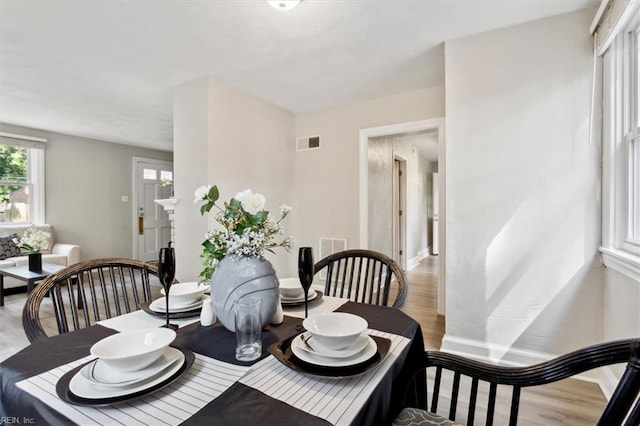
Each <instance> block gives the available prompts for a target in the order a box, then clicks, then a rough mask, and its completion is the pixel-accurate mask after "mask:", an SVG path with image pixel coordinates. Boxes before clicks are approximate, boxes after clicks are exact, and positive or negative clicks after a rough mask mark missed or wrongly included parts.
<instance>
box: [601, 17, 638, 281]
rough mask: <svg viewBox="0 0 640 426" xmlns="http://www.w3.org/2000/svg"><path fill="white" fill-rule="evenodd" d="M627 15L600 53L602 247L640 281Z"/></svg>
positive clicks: (631, 22) (632, 59) (634, 52)
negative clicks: (622, 24)
mask: <svg viewBox="0 0 640 426" xmlns="http://www.w3.org/2000/svg"><path fill="white" fill-rule="evenodd" d="M634 7H635V6H634ZM628 16H629V18H628V19H627V21H626V23H625V25H624V26H622V28H621V30H620V31H619V32H618V33H617V34H616V35H615V37H612V39H611V42H610V45H608V47H606V51H605V52H604V54H603V55H602V57H603V59H602V71H603V72H602V82H603V85H602V101H603V102H602V104H603V117H602V118H603V122H602V124H603V215H602V216H603V217H602V218H603V227H602V229H603V232H602V249H601V251H602V252H603V257H604V262H605V265H607V266H611V267H614V269H618V270H620V271H621V272H624V273H627V274H629V275H631V276H633V277H634V278H637V279H640V66H639V61H640V9H639V8H635V9H634V10H633V11H632V13H630V14H629V15H628Z"/></svg>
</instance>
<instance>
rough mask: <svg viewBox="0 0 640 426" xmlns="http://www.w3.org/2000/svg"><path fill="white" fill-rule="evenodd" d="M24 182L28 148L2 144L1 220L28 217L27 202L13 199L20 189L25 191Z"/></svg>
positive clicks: (0, 163) (0, 168)
mask: <svg viewBox="0 0 640 426" xmlns="http://www.w3.org/2000/svg"><path fill="white" fill-rule="evenodd" d="M22 183H24V184H26V183H27V149H26V148H22V147H18V146H11V145H0V222H16V221H20V220H25V219H26V217H24V216H26V214H27V212H26V203H24V202H21V203H16V202H14V200H12V198H13V197H12V196H14V195H15V194H17V193H18V191H25V189H26V185H20V184H22Z"/></svg>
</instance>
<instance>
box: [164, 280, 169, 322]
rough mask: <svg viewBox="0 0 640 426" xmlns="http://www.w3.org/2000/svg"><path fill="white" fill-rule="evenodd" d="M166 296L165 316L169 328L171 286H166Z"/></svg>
mask: <svg viewBox="0 0 640 426" xmlns="http://www.w3.org/2000/svg"><path fill="white" fill-rule="evenodd" d="M165 289H166V290H165V295H164V296H165V297H164V302H165V306H166V308H165V314H166V315H165V316H166V317H167V328H169V286H166V287H165Z"/></svg>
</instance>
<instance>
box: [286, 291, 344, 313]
mask: <svg viewBox="0 0 640 426" xmlns="http://www.w3.org/2000/svg"><path fill="white" fill-rule="evenodd" d="M348 301H349V299H342V298H340V297H332V296H323V297H322V299H320V300H318V301H311V302H309V315H314V314H318V313H321V312H333V311H335V310H336V309H338V308H339V307H340V306H342V305H344V304H345V303H347V302H348ZM283 311H284V314H285V315H287V316H290V317H296V318H304V304H302V305H298V306H290V307H288V306H284V307H283Z"/></svg>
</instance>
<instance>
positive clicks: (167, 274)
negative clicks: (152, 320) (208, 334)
mask: <svg viewBox="0 0 640 426" xmlns="http://www.w3.org/2000/svg"><path fill="white" fill-rule="evenodd" d="M175 276H176V256H175V252H174V250H173V248H172V247H171V241H169V245H168V247H162V248H161V249H160V253H159V254H158V278H159V280H160V283H161V284H162V287H163V288H164V300H165V306H166V311H165V314H166V318H167V323H166V324H165V325H164V326H163V327H166V328H171V329H174V330H176V329H177V328H178V326H177V325H175V324H169V290H170V289H171V284H173V279H174V278H175Z"/></svg>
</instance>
